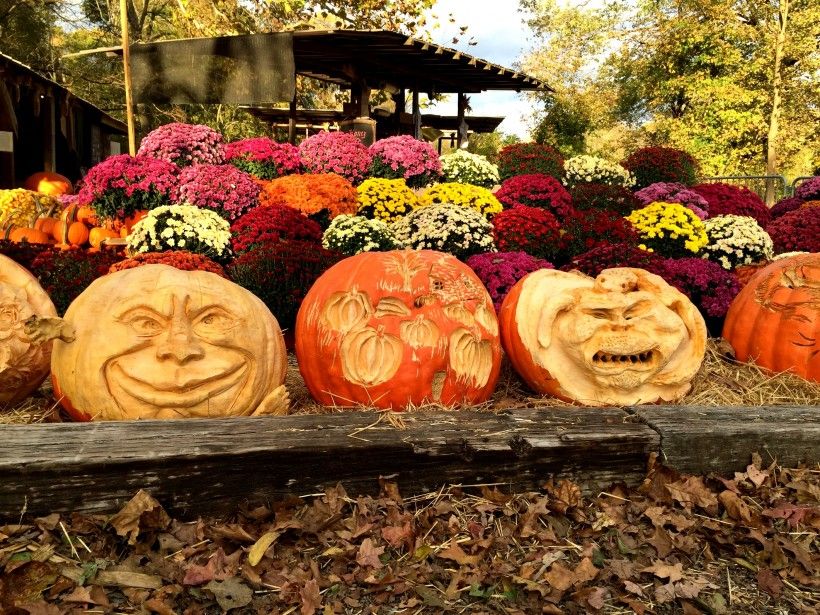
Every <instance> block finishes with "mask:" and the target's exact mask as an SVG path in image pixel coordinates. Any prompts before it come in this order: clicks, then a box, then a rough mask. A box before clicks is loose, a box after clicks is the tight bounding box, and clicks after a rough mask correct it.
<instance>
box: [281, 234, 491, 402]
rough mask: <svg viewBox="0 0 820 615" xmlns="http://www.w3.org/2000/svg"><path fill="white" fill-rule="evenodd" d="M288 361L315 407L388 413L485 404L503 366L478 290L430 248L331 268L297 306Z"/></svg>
mask: <svg viewBox="0 0 820 615" xmlns="http://www.w3.org/2000/svg"><path fill="white" fill-rule="evenodd" d="M296 355H297V358H298V360H299V369H300V371H301V373H302V376H303V378H304V380H305V383H306V384H307V387H308V389H309V390H310V392H311V395H313V397H314V398H315V399H316V400H317V401H319V402H320V403H322V404H324V405H328V406H333V405H336V406H354V405H357V404H361V405H366V406H376V407H380V408H393V409H394V410H402V409H404V408H406V407H407V406H408V405H411V404H414V405H419V404H423V403H427V402H433V403H439V404H443V405H454V404H475V403H480V402H482V401H485V400H486V399H487V398H489V396H490V395H491V394H492V392H493V389H494V387H495V383H496V381H497V379H498V374H499V370H500V364H501V346H500V343H499V339H498V322H497V320H496V317H495V312H494V310H493V307H492V301H491V299H490V296H489V295H488V293H487V291H486V290H485V288H484V286H483V285H482V284H481V282H480V280H479V279H478V278H477V277H476V275H475V274H474V273H473V271H472V270H471V269H470V268H469V267H467V266H466V265H464V264H463V263H461V262H460V261H458V260H457V259H455V258H454V257H452V256H450V255H448V254H443V253H441V252H434V251H432V250H422V251H412V250H400V251H392V252H365V253H362V254H358V255H356V256H352V257H350V258H347V259H344V260H343V261H341V262H339V263H337V264H336V265H334V266H333V267H331V268H330V269H329V270H328V271H326V272H325V273H324V274H323V275H322V276H321V277H320V278H319V279H318V280H317V281H316V283H315V284H314V285H313V287H312V288H311V289H310V291H308V293H307V295H306V296H305V299H304V301H303V302H302V306H301V308H300V310H299V314H298V315H297V319H296Z"/></svg>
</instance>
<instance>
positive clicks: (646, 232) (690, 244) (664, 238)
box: [626, 203, 709, 258]
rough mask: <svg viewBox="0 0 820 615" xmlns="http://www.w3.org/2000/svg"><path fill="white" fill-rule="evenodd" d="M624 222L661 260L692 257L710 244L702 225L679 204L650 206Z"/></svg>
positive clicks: (639, 210) (632, 214)
mask: <svg viewBox="0 0 820 615" xmlns="http://www.w3.org/2000/svg"><path fill="white" fill-rule="evenodd" d="M626 219H627V220H629V222H631V223H632V226H634V227H635V230H636V231H637V232H638V234H639V235H640V237H641V242H642V245H644V246H646V247H647V248H648V249H650V250H653V251H655V252H657V253H658V254H660V255H663V256H668V257H673V258H674V257H678V256H694V255H696V254H698V253H700V251H701V250H702V249H703V248H704V247H705V246H706V245H707V244H708V243H709V238H708V237H707V235H706V229H705V227H704V226H703V222H701V220H700V218H698V217H697V216H696V215H695V214H694V212H692V210H691V209H688V208H687V207H684V206H683V205H680V204H679V203H652V204H651V205H647V206H646V207H644V208H643V209H637V210H635V211H633V212H632V213H631V214H629V215H628V216H627V218H626Z"/></svg>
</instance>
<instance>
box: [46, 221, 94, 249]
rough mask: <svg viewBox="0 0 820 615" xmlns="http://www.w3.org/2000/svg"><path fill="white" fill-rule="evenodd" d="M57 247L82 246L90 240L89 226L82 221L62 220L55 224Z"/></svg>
mask: <svg viewBox="0 0 820 615" xmlns="http://www.w3.org/2000/svg"><path fill="white" fill-rule="evenodd" d="M54 238H55V239H56V240H57V247H58V248H64V247H66V246H81V245H83V244H85V243H86V242H87V241H88V227H87V226H86V225H85V224H83V223H82V222H64V221H62V220H61V221H60V222H58V223H57V224H55V225H54Z"/></svg>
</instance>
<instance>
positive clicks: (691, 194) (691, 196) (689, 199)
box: [635, 182, 709, 220]
mask: <svg viewBox="0 0 820 615" xmlns="http://www.w3.org/2000/svg"><path fill="white" fill-rule="evenodd" d="M635 198H637V199H638V200H639V201H640V202H641V203H643V204H644V205H649V204H650V203H680V204H681V205H685V206H686V207H688V208H689V209H691V210H692V211H693V212H694V213H695V215H696V216H697V217H698V218H700V219H701V220H705V219H706V217H707V216H708V210H709V203H708V201H707V200H706V199H705V198H704V197H703V196H701V195H700V194H698V193H697V192H695V191H694V190H690V189H689V188H687V187H686V186H685V185H683V184H681V183H664V182H659V183H655V184H651V185H649V186H647V187H646V188H643V189H642V190H638V191H637V192H636V193H635Z"/></svg>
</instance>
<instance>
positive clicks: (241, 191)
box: [177, 164, 260, 222]
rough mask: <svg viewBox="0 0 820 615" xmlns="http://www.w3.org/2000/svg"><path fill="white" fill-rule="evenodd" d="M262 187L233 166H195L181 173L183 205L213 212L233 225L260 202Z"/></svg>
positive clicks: (181, 201)
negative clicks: (234, 221) (232, 222)
mask: <svg viewBox="0 0 820 615" xmlns="http://www.w3.org/2000/svg"><path fill="white" fill-rule="evenodd" d="M259 191H260V187H259V184H258V183H257V182H255V181H254V180H253V178H252V177H251V176H250V175H248V174H247V173H245V172H244V171H240V170H239V169H237V168H236V167H235V166H233V165H230V164H195V165H192V166H190V167H187V168H185V169H183V170H182V172H181V173H180V174H179V197H178V199H177V200H178V202H179V203H186V204H188V205H196V206H197V207H204V208H206V209H212V210H213V211H215V212H216V213H218V214H219V215H220V216H222V217H223V218H225V219H226V220H228V221H229V222H231V221H233V220H236V219H237V218H239V217H240V216H241V215H242V214H244V213H245V212H247V211H248V210H249V209H251V208H252V207H256V205H257V204H258V202H259Z"/></svg>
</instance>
